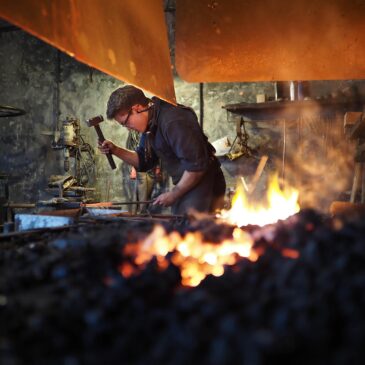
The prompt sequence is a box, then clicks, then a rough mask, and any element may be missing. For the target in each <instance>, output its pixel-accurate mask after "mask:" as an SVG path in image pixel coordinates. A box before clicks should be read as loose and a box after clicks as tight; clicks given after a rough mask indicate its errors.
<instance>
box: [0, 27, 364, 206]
mask: <svg viewBox="0 0 365 365" xmlns="http://www.w3.org/2000/svg"><path fill="white" fill-rule="evenodd" d="M0 59H1V63H0V68H1V69H0V71H1V72H0V85H1V87H0V104H2V105H11V106H14V107H18V108H21V109H24V110H26V112H27V114H26V115H24V116H19V117H14V118H11V117H10V118H1V120H0V172H1V173H6V174H10V175H11V176H12V178H11V185H10V200H11V201H13V202H35V201H38V200H47V199H50V198H51V196H50V195H49V194H47V192H46V188H47V180H48V178H49V176H50V175H54V174H57V175H62V174H64V173H65V172H64V170H63V153H62V151H60V150H54V149H52V148H51V144H52V140H53V139H54V137H53V135H54V131H55V130H56V129H57V128H60V123H61V122H62V121H63V120H65V119H66V118H70V117H72V118H77V119H79V120H80V122H81V129H82V134H83V135H84V137H85V141H86V142H88V143H90V144H91V145H92V146H93V147H94V150H95V160H96V175H97V179H96V185H95V187H96V188H97V192H98V198H99V199H101V200H110V199H115V200H123V199H125V198H126V196H127V193H128V184H129V179H128V176H127V175H126V174H125V169H123V166H122V163H121V162H120V160H116V162H117V166H118V168H117V169H116V170H114V171H112V170H111V169H110V167H109V165H108V162H107V160H106V158H105V156H103V155H101V154H99V153H98V151H97V149H96V135H95V131H94V130H90V129H88V128H87V127H86V125H85V123H84V121H85V120H86V119H88V118H90V117H93V116H96V115H99V114H103V115H105V105H106V102H107V99H108V97H109V95H110V93H111V92H112V91H113V90H114V89H115V88H117V87H118V86H120V85H122V84H123V83H122V82H121V81H119V80H115V79H114V78H112V77H110V76H108V75H105V74H104V73H102V72H99V71H97V70H94V69H92V68H90V67H88V66H86V65H84V64H81V63H79V62H77V61H75V60H74V59H73V58H71V57H69V56H67V55H66V54H64V53H62V52H59V51H58V50H56V49H54V48H53V47H51V46H49V45H47V44H45V43H44V42H42V41H40V40H38V39H36V38H34V37H33V36H31V35H29V34H27V33H25V32H23V31H20V30H18V31H11V32H6V33H2V34H0ZM174 76H175V89H176V95H177V100H178V102H179V103H181V104H185V105H188V106H191V107H192V108H193V109H194V110H195V111H196V112H197V114H198V117H199V118H200V112H199V110H200V101H201V100H200V89H199V84H190V83H187V82H184V81H183V80H181V79H180V78H179V77H178V75H177V74H176V73H175V75H174ZM354 86H356V88H357V90H358V91H359V90H360V91H359V93H360V94H361V95H363V94H364V92H363V89H364V83H363V81H361V80H360V81H338V82H319V81H318V82H312V83H311V91H312V96H313V97H314V98H316V97H319V96H321V97H323V96H325V97H337V96H338V93H340V92H342V90H346V89H348V88H349V87H350V88H353V87H354ZM257 94H265V96H266V99H273V97H274V83H271V82H267V83H209V84H204V85H203V100H204V118H203V122H204V131H205V133H206V134H207V136H208V138H209V140H210V141H211V142H213V141H215V140H217V139H220V138H222V137H226V136H227V137H228V138H229V140H230V141H231V142H232V141H233V140H234V137H235V133H236V126H235V121H236V120H237V116H234V115H232V114H231V113H227V112H226V110H225V109H223V108H222V106H223V105H226V104H233V103H239V102H255V101H256V95H257ZM341 123H342V121H341V120H339V121H338V122H337V127H336V128H337V129H338V131H339V132H338V133H342V130H341ZM102 129H103V132H104V134H105V136H106V138H110V139H112V140H113V141H114V142H116V143H117V144H120V145H124V144H125V141H126V138H127V131H126V130H125V129H124V128H121V127H120V126H118V125H117V124H116V123H115V122H112V121H105V122H103V124H102ZM247 132H248V133H249V141H248V142H249V144H250V146H251V147H253V148H255V149H256V150H257V155H258V156H259V155H260V154H263V153H270V154H272V156H274V157H276V158H278V159H279V160H280V156H281V152H282V148H283V133H282V125H281V124H280V123H262V124H259V123H249V124H248V125H247ZM292 132H293V133H296V132H295V129H292ZM306 133H308V136H311V135H313V130H310V129H308V130H307V132H306ZM302 137H303V139H305V138H306V135H303V136H302ZM287 138H288V140H287V142H288V143H287V146H286V147H287V148H288V149H290V148H291V149H292V151H293V152H294V153H295V152H296V150H297V146H296V145H295V140H293V143H292V145H290V138H289V137H288V136H287ZM341 138H342V137H341ZM273 161H274V158H273ZM257 164H258V159H257V158H256V159H255V158H252V157H250V158H247V157H240V158H238V159H237V160H235V161H229V160H227V159H224V160H222V165H223V170H224V173H225V176H226V179H227V185H228V187H229V188H233V187H234V186H235V182H236V177H237V176H239V175H244V176H250V175H252V174H253V173H254V171H255V168H256V166H257ZM272 165H274V162H272ZM123 171H124V174H123ZM346 173H347V172H346Z"/></svg>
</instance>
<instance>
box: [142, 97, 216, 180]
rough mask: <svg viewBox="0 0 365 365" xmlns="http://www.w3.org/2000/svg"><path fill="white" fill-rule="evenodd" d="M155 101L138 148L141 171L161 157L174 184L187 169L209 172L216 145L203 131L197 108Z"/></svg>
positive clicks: (149, 167)
mask: <svg viewBox="0 0 365 365" xmlns="http://www.w3.org/2000/svg"><path fill="white" fill-rule="evenodd" d="M153 101H154V115H153V116H152V119H151V120H150V123H149V128H148V130H147V132H146V133H144V134H143V135H142V137H141V140H140V144H139V146H138V148H137V150H136V151H137V153H138V157H139V171H147V170H149V169H151V168H152V167H153V166H154V165H155V164H156V163H157V161H158V159H159V158H160V159H161V161H162V164H163V166H164V168H165V169H166V171H167V172H168V173H169V175H170V176H171V177H172V181H173V183H174V184H177V183H178V181H179V180H180V178H181V176H182V174H183V173H184V171H206V170H207V169H208V168H209V166H210V165H211V164H212V161H213V160H214V159H215V157H214V148H213V146H212V145H211V144H210V143H209V142H208V140H207V137H206V136H205V135H204V134H203V132H202V131H201V128H200V126H199V123H198V121H197V117H196V114H195V113H194V111H193V110H192V109H190V108H187V107H183V106H178V107H175V106H173V105H171V104H168V103H166V102H164V101H162V100H160V99H158V98H153ZM149 144H150V147H149Z"/></svg>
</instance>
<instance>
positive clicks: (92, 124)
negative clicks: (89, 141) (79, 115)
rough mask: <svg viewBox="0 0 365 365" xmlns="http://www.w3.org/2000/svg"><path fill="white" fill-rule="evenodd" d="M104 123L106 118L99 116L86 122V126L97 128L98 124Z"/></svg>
mask: <svg viewBox="0 0 365 365" xmlns="http://www.w3.org/2000/svg"><path fill="white" fill-rule="evenodd" d="M103 121H104V118H103V116H102V115H98V116H96V117H94V118H90V119H88V120H87V121H86V124H87V126H88V127H96V126H97V125H98V124H100V123H101V122H103Z"/></svg>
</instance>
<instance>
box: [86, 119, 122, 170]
mask: <svg viewBox="0 0 365 365" xmlns="http://www.w3.org/2000/svg"><path fill="white" fill-rule="evenodd" d="M102 121H104V118H103V116H102V115H98V116H97V117H94V118H90V119H88V120H87V121H86V124H87V126H88V127H94V128H95V130H96V133H97V135H98V137H99V141H100V142H101V143H103V142H104V141H105V138H104V135H103V132H102V131H101V129H100V126H99V124H100V123H101V122H102ZM106 157H107V159H108V161H109V165H110V167H111V168H112V169H113V170H114V169H116V168H117V166H116V165H115V162H114V160H113V156H112V154H111V153H107V154H106Z"/></svg>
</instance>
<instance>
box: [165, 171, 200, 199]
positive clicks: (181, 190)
mask: <svg viewBox="0 0 365 365" xmlns="http://www.w3.org/2000/svg"><path fill="white" fill-rule="evenodd" d="M204 173H205V171H184V173H183V175H182V177H181V179H180V181H179V182H178V183H177V184H176V185H175V187H174V188H173V189H172V192H173V193H174V196H175V198H176V199H179V198H181V197H182V196H183V195H185V194H186V193H187V192H188V191H189V190H191V189H192V188H193V187H194V186H195V185H197V184H198V182H199V181H200V180H201V179H202V177H203V175H204Z"/></svg>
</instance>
